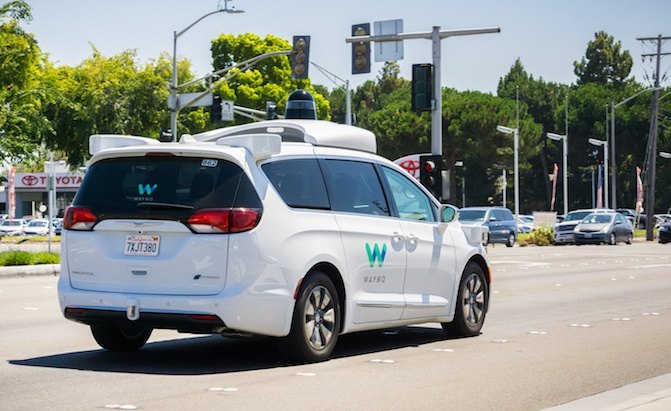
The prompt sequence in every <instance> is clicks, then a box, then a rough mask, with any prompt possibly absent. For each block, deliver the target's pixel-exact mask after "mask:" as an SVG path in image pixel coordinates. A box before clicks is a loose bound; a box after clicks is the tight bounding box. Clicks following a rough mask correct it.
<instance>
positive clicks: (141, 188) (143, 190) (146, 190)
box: [137, 184, 158, 196]
mask: <svg viewBox="0 0 671 411" xmlns="http://www.w3.org/2000/svg"><path fill="white" fill-rule="evenodd" d="M157 187H158V184H154V185H153V186H150V185H149V184H145V185H142V184H138V185H137V191H138V192H139V193H140V195H141V196H143V195H145V194H147V195H151V193H153V192H154V190H156V188H157Z"/></svg>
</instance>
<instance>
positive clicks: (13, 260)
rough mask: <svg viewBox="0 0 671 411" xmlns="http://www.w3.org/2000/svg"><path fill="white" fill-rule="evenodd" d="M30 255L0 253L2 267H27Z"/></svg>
mask: <svg viewBox="0 0 671 411" xmlns="http://www.w3.org/2000/svg"><path fill="white" fill-rule="evenodd" d="M31 261H32V255H31V254H30V253H29V252H28V251H5V252H2V253H0V264H2V265H29V264H31Z"/></svg>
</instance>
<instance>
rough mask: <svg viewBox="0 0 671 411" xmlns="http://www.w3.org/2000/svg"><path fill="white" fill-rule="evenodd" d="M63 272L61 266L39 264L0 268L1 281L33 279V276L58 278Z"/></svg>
mask: <svg viewBox="0 0 671 411" xmlns="http://www.w3.org/2000/svg"><path fill="white" fill-rule="evenodd" d="M60 271H61V265H60V264H38V265H15V266H9V267H0V279H2V278H17V277H32V276H45V275H53V276H56V275H58V274H59V273H60Z"/></svg>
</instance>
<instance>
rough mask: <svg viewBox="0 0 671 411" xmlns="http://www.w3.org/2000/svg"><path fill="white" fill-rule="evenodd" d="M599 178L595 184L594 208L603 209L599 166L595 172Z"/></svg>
mask: <svg viewBox="0 0 671 411" xmlns="http://www.w3.org/2000/svg"><path fill="white" fill-rule="evenodd" d="M597 174H598V175H599V178H598V179H597V183H596V208H603V180H602V179H601V165H600V164H599V168H598V171H597Z"/></svg>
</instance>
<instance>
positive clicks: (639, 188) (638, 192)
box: [636, 167, 643, 214]
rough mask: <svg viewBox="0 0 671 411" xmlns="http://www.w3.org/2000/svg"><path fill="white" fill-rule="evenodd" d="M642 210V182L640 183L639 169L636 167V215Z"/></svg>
mask: <svg viewBox="0 0 671 411" xmlns="http://www.w3.org/2000/svg"><path fill="white" fill-rule="evenodd" d="M642 210H643V181H641V168H640V167H636V213H637V214H639V213H640V212H641V211H642Z"/></svg>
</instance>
